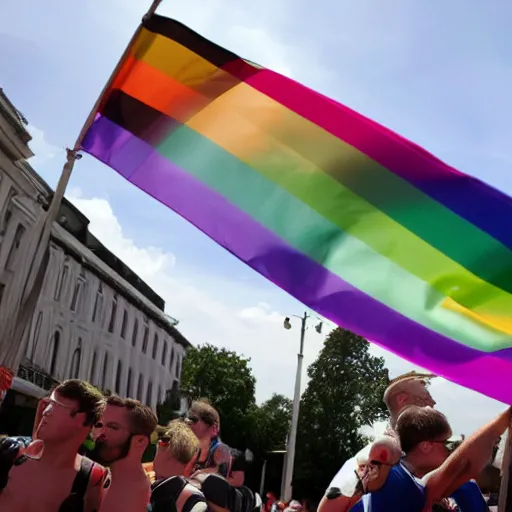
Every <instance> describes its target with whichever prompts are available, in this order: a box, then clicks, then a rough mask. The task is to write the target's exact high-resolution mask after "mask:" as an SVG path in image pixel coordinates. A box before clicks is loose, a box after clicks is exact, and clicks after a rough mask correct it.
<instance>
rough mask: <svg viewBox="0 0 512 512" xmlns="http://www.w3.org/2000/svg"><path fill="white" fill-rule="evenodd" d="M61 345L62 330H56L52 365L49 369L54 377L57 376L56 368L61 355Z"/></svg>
mask: <svg viewBox="0 0 512 512" xmlns="http://www.w3.org/2000/svg"><path fill="white" fill-rule="evenodd" d="M59 345H60V332H59V331H55V333H54V335H53V344H52V350H51V357H50V365H49V371H50V375H51V376H52V377H54V376H55V370H56V369H57V357H58V355H59Z"/></svg>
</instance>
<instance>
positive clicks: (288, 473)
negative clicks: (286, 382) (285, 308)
mask: <svg viewBox="0 0 512 512" xmlns="http://www.w3.org/2000/svg"><path fill="white" fill-rule="evenodd" d="M308 318H309V315H308V314H307V312H305V313H304V316H303V317H302V318H301V328H300V347H299V353H298V354H297V374H296V376H295V393H294V397H293V406H292V421H291V425H290V436H289V437H288V443H287V447H286V459H285V470H284V479H283V482H282V487H283V488H282V490H281V499H282V500H284V501H285V502H286V503H288V502H289V501H290V500H291V498H292V493H293V488H292V480H293V467H294V464H295V444H296V442H297V424H298V423H299V408H300V382H301V377H302V363H303V361H304V338H305V336H306V324H307V320H308Z"/></svg>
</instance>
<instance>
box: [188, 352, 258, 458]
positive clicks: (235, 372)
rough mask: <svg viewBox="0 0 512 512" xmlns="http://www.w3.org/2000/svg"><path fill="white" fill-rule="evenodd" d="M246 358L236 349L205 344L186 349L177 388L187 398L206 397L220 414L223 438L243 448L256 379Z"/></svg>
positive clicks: (252, 405)
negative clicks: (179, 383)
mask: <svg viewBox="0 0 512 512" xmlns="http://www.w3.org/2000/svg"><path fill="white" fill-rule="evenodd" d="M249 362H250V359H248V358H246V357H244V356H241V355H239V354H237V353H236V352H232V351H230V350H227V349H225V348H217V347H214V346H213V345H210V344H206V345H202V346H199V347H197V348H195V347H194V348H190V349H189V350H188V351H187V356H186V357H185V359H184V362H183V370H182V376H181V392H182V393H184V394H185V395H187V396H188V398H189V399H191V400H197V399H198V398H207V399H208V400H209V401H210V403H211V404H212V405H213V406H214V407H215V408H216V409H217V411H218V412H219V414H220V418H221V436H222V438H223V440H224V441H225V442H226V443H228V444H230V445H232V446H235V447H240V448H244V449H245V448H246V447H247V446H248V445H247V443H248V442H249V441H250V437H251V436H247V433H248V430H249V429H250V427H251V425H250V421H251V418H252V416H253V413H254V409H255V408H256V398H255V385H256V379H255V378H254V376H253V375H252V371H251V368H250V367H249Z"/></svg>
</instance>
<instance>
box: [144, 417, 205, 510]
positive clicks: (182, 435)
mask: <svg viewBox="0 0 512 512" xmlns="http://www.w3.org/2000/svg"><path fill="white" fill-rule="evenodd" d="M198 451H199V441H198V439H197V437H196V436H195V434H194V433H193V432H192V430H191V429H190V427H189V426H188V425H187V424H186V423H184V422H182V421H179V420H174V421H171V422H170V423H169V425H168V427H167V430H166V432H165V433H164V434H163V435H162V436H161V437H160V438H159V440H158V445H157V451H156V455H155V460H154V463H153V468H154V481H153V483H152V487H151V488H152V491H151V512H168V511H170V510H176V512H206V510H207V508H208V506H207V503H206V499H205V497H204V495H203V493H202V492H201V490H200V489H199V488H198V487H197V486H194V485H192V484H191V483H189V481H188V480H187V479H186V478H185V475H188V474H190V471H191V466H192V465H193V464H194V462H195V459H196V456H197V452H198Z"/></svg>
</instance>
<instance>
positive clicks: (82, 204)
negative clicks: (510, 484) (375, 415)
mask: <svg viewBox="0 0 512 512" xmlns="http://www.w3.org/2000/svg"><path fill="white" fill-rule="evenodd" d="M68 198H69V199H70V200H71V201H72V202H73V203H74V204H75V205H76V206H77V207H78V208H79V209H80V210H81V211H82V212H83V213H84V214H85V215H86V216H87V217H88V218H89V219H90V221H91V224H90V229H91V232H92V233H93V234H94V235H95V236H96V237H98V238H99V239H100V240H101V241H102V242H103V243H104V244H105V245H106V246H107V247H108V248H109V249H110V250H111V251H113V252H114V253H115V254H116V255H118V256H119V257H120V258H121V259H122V260H123V261H124V262H125V263H126V264H127V265H129V266H130V267H131V268H132V269H133V270H134V271H135V272H137V273H139V274H140V275H141V277H142V278H143V279H144V280H145V281H146V282H147V283H148V284H149V285H150V286H151V287H153V288H154V289H155V291H156V292H157V293H159V294H160V295H161V296H162V297H163V298H164V299H165V301H166V306H167V311H168V312H169V313H170V314H171V315H172V316H174V317H176V318H178V319H179V320H180V328H181V329H182V331H183V333H184V334H185V335H186V336H187V337H188V338H189V339H190V341H191V342H192V343H194V344H199V343H204V342H209V343H213V344H214V345H217V346H224V347H226V348H228V349H230V350H235V351H237V352H239V353H242V354H244V355H246V356H248V357H250V358H251V366H252V368H253V371H254V374H255V376H256V379H257V398H258V400H259V401H262V400H265V399H266V398H269V397H270V396H271V394H272V393H274V392H277V393H283V394H285V395H287V396H290V397H291V396H292V395H293V387H294V379H295V370H296V361H297V359H296V354H297V350H298V344H299V333H300V320H299V319H298V318H297V319H296V318H294V317H292V329H291V330H289V331H286V330H284V329H283V328H282V321H283V318H284V317H285V316H287V314H284V313H283V312H280V311H277V310H276V309H275V308H273V307H272V305H271V304H269V303H268V302H264V301H262V300H261V296H260V292H259V290H258V289H252V290H251V289H247V286H246V284H245V283H241V282H239V283H237V282H235V283H227V282H226V279H225V278H224V277H220V276H219V277H217V276H215V275H210V276H208V278H207V279H204V276H202V275H201V274H200V273H198V272H197V270H196V269H189V268H188V267H187V265H186V262H180V261H179V260H175V258H174V255H173V254H172V253H170V252H169V251H167V250H165V249H163V248H159V247H140V246H139V245H138V244H137V241H136V240H133V239H130V238H127V237H126V236H125V234H124V233H123V229H122V226H121V224H120V222H119V220H118V219H117V217H116V216H115V214H114V212H113V210H112V207H111V206H110V204H109V202H108V200H107V199H105V198H97V197H93V198H85V197H83V196H82V195H81V193H80V191H79V190H72V191H71V192H70V195H69V197H68ZM279 294H280V292H279V291H278V290H277V289H276V300H278V297H279ZM240 297H244V298H245V304H244V303H241V302H240ZM233 305H234V306H233ZM325 327H326V329H325V330H324V333H327V332H328V331H329V330H330V329H331V328H332V327H333V324H332V323H330V322H327V323H326V326H325ZM322 340H323V337H322V336H319V335H318V334H317V333H316V332H315V330H314V329H308V331H307V336H306V344H305V354H304V367H305V368H306V367H307V366H308V365H309V364H311V363H312V362H313V361H314V360H315V358H316V356H317V355H318V352H319V350H320V348H321V346H322V343H321V341H322ZM371 352H372V354H374V355H376V356H381V357H384V358H385V360H386V366H387V367H388V368H389V370H390V374H391V376H392V377H393V376H396V375H399V374H401V373H404V372H407V371H410V370H411V369H412V368H413V365H411V364H410V363H408V362H406V361H404V360H402V359H400V358H398V357H396V356H394V355H392V354H389V353H388V352H386V351H385V350H383V349H382V348H380V347H377V346H375V345H373V346H372V348H371ZM302 384H303V385H302V388H303V389H304V387H305V386H306V384H307V376H306V373H305V372H304V375H303V381H302ZM431 389H432V394H433V396H434V398H435V400H436V401H437V402H438V407H439V409H440V410H442V411H443V412H445V413H446V414H447V415H448V418H449V419H450V422H451V424H452V427H453V430H454V432H456V433H464V434H470V433H471V432H473V431H474V430H475V429H476V428H478V427H479V426H480V425H482V424H483V423H485V422H486V421H488V420H489V419H491V418H492V417H493V416H494V415H495V414H497V413H498V412H499V411H501V410H503V408H504V406H503V405H502V404H499V403H497V402H495V401H493V400H491V399H489V398H486V397H484V396H482V395H479V394H477V393H474V392H472V391H469V390H467V389H464V388H461V387H460V386H457V385H454V384H451V383H449V382H447V381H446V380H444V379H434V381H433V383H432V388H431ZM378 428H379V427H378Z"/></svg>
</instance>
